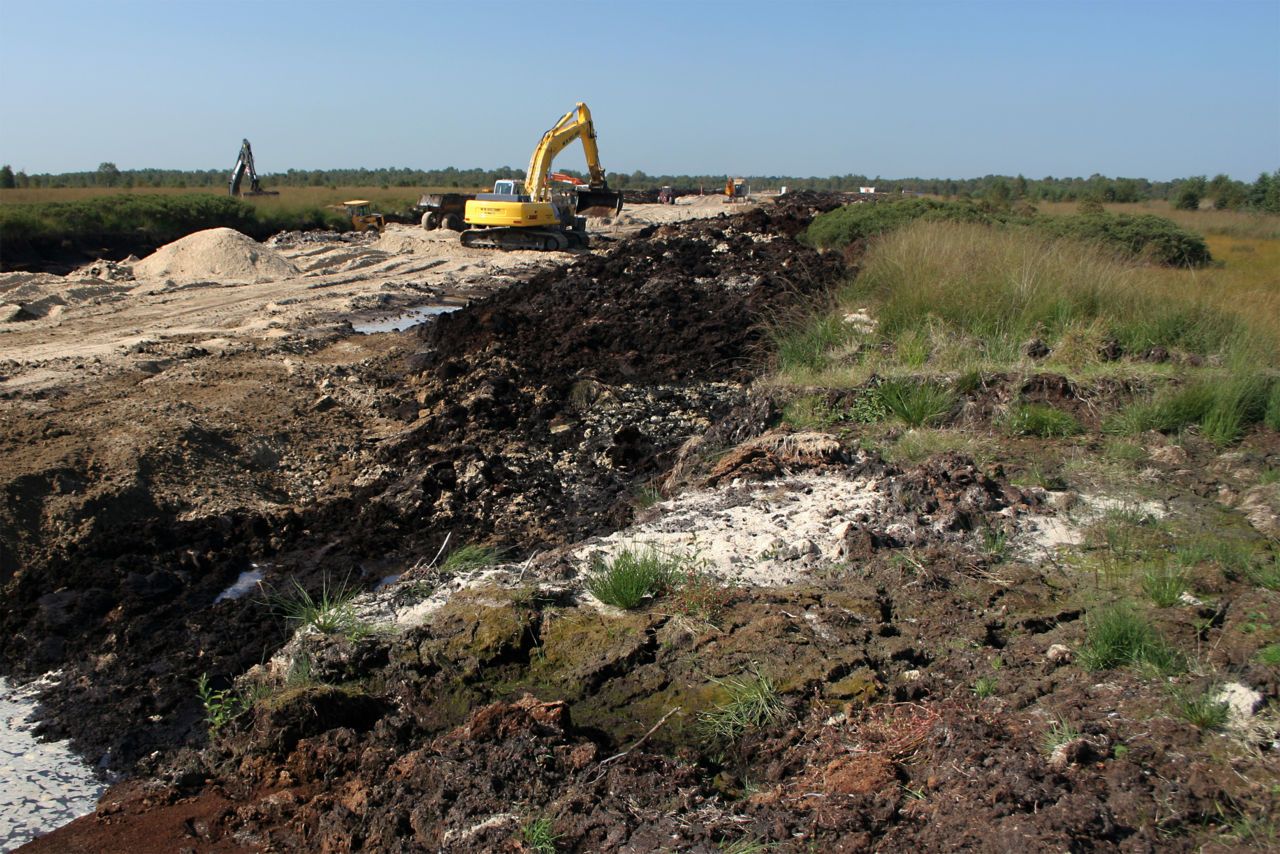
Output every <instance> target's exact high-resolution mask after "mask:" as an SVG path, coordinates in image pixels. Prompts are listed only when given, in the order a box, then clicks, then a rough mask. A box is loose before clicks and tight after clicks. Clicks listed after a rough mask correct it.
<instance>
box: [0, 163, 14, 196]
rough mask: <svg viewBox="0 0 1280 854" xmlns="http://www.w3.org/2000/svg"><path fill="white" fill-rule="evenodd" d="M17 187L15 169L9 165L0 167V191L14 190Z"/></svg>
mask: <svg viewBox="0 0 1280 854" xmlns="http://www.w3.org/2000/svg"><path fill="white" fill-rule="evenodd" d="M16 186H18V182H17V180H16V179H15V178H14V177H13V169H12V168H11V167H10V166H9V164H8V163H6V164H4V165H3V166H0V190H12V189H13V188H14V187H16Z"/></svg>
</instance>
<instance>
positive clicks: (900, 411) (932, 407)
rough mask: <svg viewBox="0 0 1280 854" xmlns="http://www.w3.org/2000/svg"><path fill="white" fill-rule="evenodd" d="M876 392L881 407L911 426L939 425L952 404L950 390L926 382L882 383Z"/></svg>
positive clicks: (894, 380) (903, 380) (900, 381)
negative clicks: (881, 403) (882, 405)
mask: <svg viewBox="0 0 1280 854" xmlns="http://www.w3.org/2000/svg"><path fill="white" fill-rule="evenodd" d="M878 393H879V397H880V400H881V401H882V402H883V403H884V406H885V408H886V409H888V410H889V411H890V412H892V413H893V414H894V415H896V416H897V417H898V418H900V419H902V420H903V421H905V422H906V423H907V424H909V425H910V426H912V427H926V426H931V425H935V424H937V423H939V422H940V421H942V420H943V419H944V418H946V417H947V416H948V415H950V414H951V410H952V408H953V407H954V406H955V403H956V398H955V395H954V394H952V393H951V391H950V390H948V389H946V388H943V387H942V386H940V385H938V384H936V383H932V382H928V381H916V380H907V379H893V380H886V381H885V382H883V383H881V385H880V387H879V389H878Z"/></svg>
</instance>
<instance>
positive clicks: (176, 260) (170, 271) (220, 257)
mask: <svg viewBox="0 0 1280 854" xmlns="http://www.w3.org/2000/svg"><path fill="white" fill-rule="evenodd" d="M133 274H134V275H135V276H137V277H139V278H147V279H173V280H174V281H208V280H211V279H213V280H223V279H230V280H233V281H238V282H269V281H272V280H274V279H283V278H285V277H287V276H296V275H298V274H299V271H298V268H297V267H295V266H294V265H293V263H292V262H290V261H289V260H287V259H286V258H285V257H284V256H283V255H281V254H279V253H278V252H276V251H275V250H274V249H270V248H268V247H266V246H263V245H262V244H261V243H259V242H258V241H256V240H254V239H253V238H251V237H246V236H245V235H243V234H241V233H240V232H238V231H236V230H235V229H231V228H210V229H207V230H205V231H197V232H196V233H195V234H188V235H187V236H186V237H184V238H182V239H181V240H175V241H174V242H173V243H170V244H168V245H166V246H161V247H160V248H159V249H157V250H156V251H155V252H153V253H152V254H151V255H148V256H147V257H146V258H143V259H142V260H141V261H139V262H138V263H136V264H134V265H133Z"/></svg>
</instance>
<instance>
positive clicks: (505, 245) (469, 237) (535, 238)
mask: <svg viewBox="0 0 1280 854" xmlns="http://www.w3.org/2000/svg"><path fill="white" fill-rule="evenodd" d="M460 240H461V241H462V245H463V246H467V247H471V248H475V249H529V250H533V251H537V252H559V251H563V250H565V249H568V248H569V245H570V241H569V238H568V237H567V236H566V235H565V234H564V233H563V232H560V231H548V230H547V229H542V228H469V229H467V230H466V231H464V232H462V236H461V237H460ZM574 242H575V243H577V242H578V241H576V240H575V241H574ZM583 242H584V243H585V241H583Z"/></svg>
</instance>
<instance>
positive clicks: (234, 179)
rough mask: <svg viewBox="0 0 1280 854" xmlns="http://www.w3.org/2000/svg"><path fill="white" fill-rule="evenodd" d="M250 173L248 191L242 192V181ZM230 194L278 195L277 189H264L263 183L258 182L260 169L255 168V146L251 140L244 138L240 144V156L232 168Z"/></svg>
mask: <svg viewBox="0 0 1280 854" xmlns="http://www.w3.org/2000/svg"><path fill="white" fill-rule="evenodd" d="M246 173H247V174H248V175H249V189H248V191H246V192H244V193H241V192H240V182H241V181H243V180H244V176H245V174H246ZM228 189H229V190H230V194H231V195H232V196H240V195H244V196H278V195H280V193H279V191H277V190H264V189H262V184H260V183H259V182H258V170H256V169H254V168H253V148H252V147H251V146H250V145H249V140H247V139H246V140H244V141H243V142H242V143H241V144H240V156H239V157H237V158H236V165H235V168H234V169H232V170H231V182H230V187H229V188H228Z"/></svg>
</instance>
